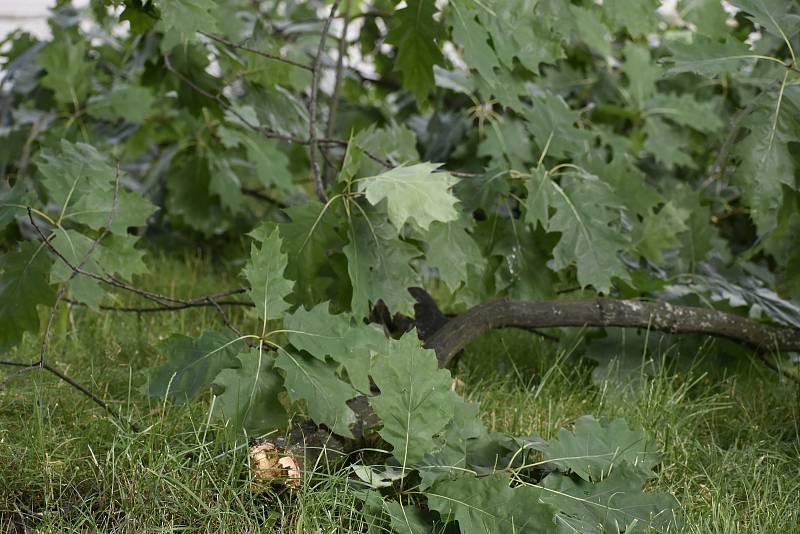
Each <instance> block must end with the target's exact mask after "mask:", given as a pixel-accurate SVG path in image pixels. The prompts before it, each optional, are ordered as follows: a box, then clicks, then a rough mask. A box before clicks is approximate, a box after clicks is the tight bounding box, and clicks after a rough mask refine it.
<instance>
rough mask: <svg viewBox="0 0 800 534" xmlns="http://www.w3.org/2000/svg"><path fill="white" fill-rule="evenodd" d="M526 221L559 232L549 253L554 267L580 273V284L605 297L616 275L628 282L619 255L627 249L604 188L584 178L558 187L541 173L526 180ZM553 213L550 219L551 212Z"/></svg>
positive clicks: (612, 200)
mask: <svg viewBox="0 0 800 534" xmlns="http://www.w3.org/2000/svg"><path fill="white" fill-rule="evenodd" d="M527 186H528V199H527V203H526V207H527V212H526V216H525V220H526V221H527V222H530V223H532V224H536V223H540V224H541V225H542V228H544V229H545V230H547V231H548V232H560V233H561V238H560V239H559V241H558V244H556V246H555V248H554V249H553V259H554V260H555V268H556V269H558V270H560V269H563V268H565V267H567V266H569V265H573V264H574V265H576V267H577V269H578V283H579V284H580V285H581V286H582V287H585V286H587V285H591V286H594V288H595V289H596V290H597V291H599V292H601V293H608V291H609V289H610V288H611V280H612V278H614V277H619V278H620V279H623V280H627V279H628V273H627V271H626V269H625V266H624V265H623V263H622V261H621V260H620V258H619V256H618V253H619V251H621V250H623V249H624V248H625V247H626V243H625V241H624V239H623V237H622V236H621V235H620V233H619V232H618V231H617V230H615V229H613V228H612V227H611V222H612V221H613V219H614V218H615V216H616V210H615V202H616V197H614V195H612V190H611V188H610V187H609V186H608V184H606V183H604V182H602V181H600V180H599V179H598V178H597V177H596V176H592V175H588V174H583V175H582V176H581V177H580V178H578V179H576V180H574V181H571V182H570V183H569V185H568V186H566V187H562V186H561V185H558V184H556V182H555V181H553V179H552V178H551V177H550V176H549V174H548V173H547V172H546V171H544V170H543V169H538V170H536V171H535V172H534V173H533V175H532V176H531V178H530V179H529V180H528V182H527ZM551 209H554V210H555V213H554V214H552V216H551V215H550V210H551Z"/></svg>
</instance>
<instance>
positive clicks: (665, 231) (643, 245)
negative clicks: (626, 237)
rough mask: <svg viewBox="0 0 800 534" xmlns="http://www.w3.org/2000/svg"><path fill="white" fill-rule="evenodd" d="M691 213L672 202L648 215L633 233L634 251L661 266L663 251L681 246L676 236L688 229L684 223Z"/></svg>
mask: <svg viewBox="0 0 800 534" xmlns="http://www.w3.org/2000/svg"><path fill="white" fill-rule="evenodd" d="M690 217H691V211H690V210H688V209H685V208H682V207H678V206H676V205H675V204H674V203H672V202H668V203H666V204H664V205H663V206H662V207H661V209H659V210H658V212H656V213H651V214H648V215H647V216H646V217H645V218H644V220H643V221H642V224H640V225H638V226H637V228H636V230H635V231H634V238H633V241H634V243H635V246H636V249H637V250H638V251H639V253H641V254H642V256H644V257H645V258H647V259H648V260H650V261H651V262H653V263H654V264H656V265H659V264H662V263H663V261H664V255H663V254H662V251H663V250H665V249H677V248H679V247H680V245H681V241H680V240H679V239H678V235H679V234H680V233H682V232H685V231H686V230H688V229H689V227H688V226H687V225H686V221H688V220H689V218H690Z"/></svg>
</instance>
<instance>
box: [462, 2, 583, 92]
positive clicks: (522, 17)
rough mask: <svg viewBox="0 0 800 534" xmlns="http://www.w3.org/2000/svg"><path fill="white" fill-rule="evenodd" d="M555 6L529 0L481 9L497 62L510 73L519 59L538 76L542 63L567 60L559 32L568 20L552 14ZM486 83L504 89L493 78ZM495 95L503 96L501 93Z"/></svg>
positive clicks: (501, 78) (503, 80) (481, 16)
mask: <svg viewBox="0 0 800 534" xmlns="http://www.w3.org/2000/svg"><path fill="white" fill-rule="evenodd" d="M551 6H552V4H549V5H548V4H546V3H544V2H538V3H536V5H531V2H529V1H527V0H505V1H503V2H495V3H494V4H493V5H492V9H484V8H479V9H478V18H479V20H480V22H481V24H482V25H483V27H484V28H486V31H488V33H489V35H490V36H491V40H492V45H493V46H494V51H495V54H496V55H497V59H499V60H500V63H502V65H503V66H504V67H506V68H507V69H508V70H509V71H512V70H513V69H514V68H515V64H514V59H515V58H516V59H518V60H519V62H520V63H521V64H522V65H524V66H525V68H526V69H528V70H530V71H531V72H534V73H537V74H538V73H539V72H540V65H541V64H542V63H556V62H557V61H558V60H559V59H562V58H564V57H566V55H565V53H564V48H563V46H562V42H561V41H562V36H561V35H560V33H559V29H560V28H561V27H562V26H563V25H564V19H563V18H559V17H558V16H557V15H556V16H554V14H553V13H550V12H549V9H548V8H549V7H551ZM585 30H588V28H585ZM481 48H483V47H482V46H479V47H478V49H481ZM476 52H477V51H476ZM489 52H490V50H487V51H486V53H487V54H488V53H489ZM465 53H466V51H465ZM467 63H469V61H467ZM486 68H488V64H487V67H486ZM481 74H482V75H483V73H482V72H481ZM506 80H507V78H505V79H503V77H502V76H498V79H497V81H498V82H500V84H502V83H504V82H505V81H506ZM486 81H487V83H489V85H490V86H493V87H494V89H493V91H492V92H494V93H497V92H501V91H502V90H503V88H502V87H501V86H499V85H498V84H497V83H494V81H493V80H492V79H491V78H486ZM519 85H520V86H521V85H522V84H519ZM495 96H498V97H500V95H499V94H496V95H495ZM501 100H502V99H501Z"/></svg>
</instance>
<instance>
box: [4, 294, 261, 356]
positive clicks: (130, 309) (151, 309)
mask: <svg viewBox="0 0 800 534" xmlns="http://www.w3.org/2000/svg"><path fill="white" fill-rule="evenodd" d="M202 298H203V299H204V301H202V302H187V303H185V304H174V305H166V306H107V305H104V304H101V305H100V306H98V308H99V309H101V310H103V311H110V312H124V313H158V312H174V311H181V310H190V309H192V308H208V307H211V306H214V305H213V304H211V302H209V300H208V299H214V297H212V296H206V297H202ZM64 302H68V303H70V304H72V305H73V306H86V304H85V303H83V302H78V301H75V300H71V299H64ZM215 302H216V303H217V304H218V305H220V306H244V307H246V308H252V307H253V306H254V305H253V303H252V302H244V301H240V300H215ZM0 364H2V362H0Z"/></svg>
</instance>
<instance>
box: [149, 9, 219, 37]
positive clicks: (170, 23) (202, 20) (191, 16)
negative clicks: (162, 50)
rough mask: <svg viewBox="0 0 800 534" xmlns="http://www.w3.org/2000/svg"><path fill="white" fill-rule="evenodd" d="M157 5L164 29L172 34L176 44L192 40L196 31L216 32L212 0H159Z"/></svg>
mask: <svg viewBox="0 0 800 534" xmlns="http://www.w3.org/2000/svg"><path fill="white" fill-rule="evenodd" d="M159 5H160V7H161V21H162V22H163V24H164V29H165V30H166V31H167V32H174V33H175V34H176V35H175V40H176V41H177V42H185V41H192V40H194V38H195V33H196V32H198V31H204V32H209V33H213V32H216V31H217V21H216V20H215V19H214V16H213V15H212V13H213V12H214V10H215V8H216V6H215V4H214V1H213V0H161V2H159Z"/></svg>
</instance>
